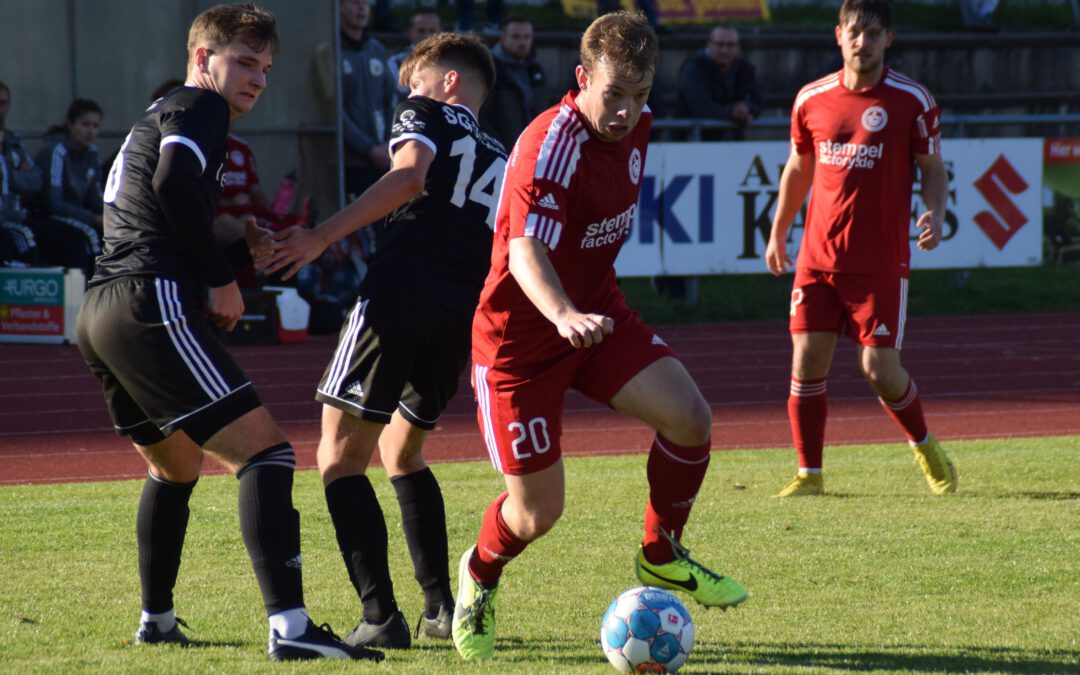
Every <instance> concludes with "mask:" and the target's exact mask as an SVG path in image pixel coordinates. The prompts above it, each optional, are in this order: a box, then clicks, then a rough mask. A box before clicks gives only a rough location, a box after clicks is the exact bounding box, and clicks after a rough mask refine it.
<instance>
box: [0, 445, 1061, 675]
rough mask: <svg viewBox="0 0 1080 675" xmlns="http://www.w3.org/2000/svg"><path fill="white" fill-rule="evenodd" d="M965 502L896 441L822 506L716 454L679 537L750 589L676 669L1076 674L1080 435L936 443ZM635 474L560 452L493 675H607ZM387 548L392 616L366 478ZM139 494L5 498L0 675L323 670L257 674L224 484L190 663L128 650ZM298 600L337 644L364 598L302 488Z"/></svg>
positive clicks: (839, 463) (186, 584)
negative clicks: (937, 493)
mask: <svg viewBox="0 0 1080 675" xmlns="http://www.w3.org/2000/svg"><path fill="white" fill-rule="evenodd" d="M948 448H949V451H950V452H951V454H952V455H953V457H954V459H956V461H957V464H958V466H959V469H960V474H961V482H960V486H961V492H960V493H958V494H956V495H953V496H950V497H947V498H934V497H931V496H930V495H929V494H928V493H927V491H926V489H925V486H924V485H923V482H922V478H921V476H920V475H919V474H918V471H917V470H916V469H915V468H914V467H913V466H912V465H911V461H910V453H909V451H908V450H907V448H906V447H905V446H904V445H902V444H899V443H898V444H895V445H888V446H850V447H833V448H829V449H828V452H827V472H828V473H827V474H826V476H827V479H826V489H827V490H828V491H829V493H830V494H829V496H827V497H824V498H811V499H800V500H778V499H773V498H771V495H772V494H774V493H775V492H776V491H777V490H779V488H780V487H781V486H782V485H783V484H784V482H785V481H786V480H787V479H788V478H790V476H791V474H792V473H793V465H794V457H793V454H792V453H791V451H787V450H784V451H739V452H719V453H716V454H715V455H714V457H713V461H712V466H711V468H710V471H709V474H708V477H707V479H706V484H705V486H704V487H703V489H702V492H701V497H700V498H699V500H698V502H697V505H696V507H695V510H694V517H693V520H692V522H691V526H690V528H689V529H688V531H687V533H686V536H685V537H684V540H685V542H686V543H687V544H688V545H689V546H691V547H692V549H693V553H694V555H695V557H697V558H699V559H701V560H702V561H705V562H707V563H710V564H713V565H715V566H716V568H717V569H718V570H721V571H723V572H726V573H730V574H732V575H733V576H735V577H736V578H738V579H740V580H741V581H743V582H744V583H745V584H746V585H747V586H748V587H749V589H750V599H749V601H747V603H745V604H744V605H743V606H741V607H740V608H738V609H736V610H733V611H730V612H727V613H722V612H720V611H718V610H713V611H706V610H704V609H702V608H700V607H698V606H697V605H695V604H693V603H692V602H688V603H687V604H688V606H689V608H690V611H691V613H692V615H693V617H694V620H695V622H696V625H697V643H696V646H695V648H694V651H693V653H692V654H691V656H690V660H689V662H688V663H687V666H686V667H685V668H684V669H683V670H682V671H681V672H688V673H706V672H709V673H715V672H736V673H739V672H770V673H774V672H811V671H812V672H823V671H824V672H828V671H836V672H840V671H850V670H859V671H901V672H903V671H907V672H920V673H921V672H946V671H948V672H956V671H997V672H1038V673H1044V672H1064V671H1072V672H1076V671H1077V669H1080V575H1078V574H1077V571H1076V569H1077V568H1076V560H1077V552H1078V551H1080V491H1078V490H1077V483H1076V479H1075V476H1076V473H1075V468H1076V467H1075V458H1076V456H1077V453H1078V452H1080V437H1077V436H1072V437H1060V438H1040V439H1010V440H995V441H970V442H956V443H951V444H949V445H948ZM435 470H436V473H437V474H438V476H439V478H440V481H441V483H442V486H443V492H444V495H445V497H446V503H447V511H448V514H449V523H450V532H449V534H450V542H451V556H452V560H451V568H452V569H453V568H456V562H457V556H458V555H459V554H460V552H461V551H462V550H464V549H465V547H466V546H468V545H469V544H471V543H472V541H473V540H474V539H473V538H474V537H475V533H476V528H477V526H478V524H479V519H480V514H481V513H482V511H483V509H484V507H485V506H486V504H487V503H488V501H489V500H490V499H491V498H492V497H494V496H495V495H496V494H498V492H499V491H501V489H502V481H501V478H500V477H499V476H498V475H497V474H495V473H494V472H493V471H492V470H491V469H490V467H489V466H488V465H487V464H486V463H478V462H470V463H457V464H440V465H437V466H436V467H435ZM644 473H645V472H644V456H642V455H638V456H627V457H603V458H572V459H570V460H568V462H567V474H568V498H567V507H566V513H565V516H564V518H563V520H562V521H561V522H560V523H559V525H558V526H557V527H556V529H555V531H554V532H553V533H552V534H551V535H549V536H548V537H545V538H544V539H542V540H540V541H539V542H537V543H536V544H534V545H533V546H532V547H530V549H529V550H528V551H527V552H526V553H525V554H524V555H523V556H522V557H521V558H520V559H519V560H517V561H515V562H514V563H513V564H512V565H511V566H510V567H509V569H508V571H507V574H506V576H505V578H504V585H503V589H502V591H501V593H500V596H499V614H498V616H499V639H498V643H497V645H498V646H497V651H496V660H495V661H493V662H492V663H491V664H490V665H488V666H485V668H484V669H485V670H486V671H487V672H500V673H501V672H518V673H532V672H595V673H608V672H613V671H612V670H611V669H610V666H608V665H607V663H606V661H605V660H604V658H603V655H602V654H601V652H600V649H599V647H598V631H599V623H600V617H601V615H602V613H603V611H604V610H605V608H606V607H607V604H608V603H609V602H610V600H611V599H613V598H614V597H616V595H617V594H618V593H619V592H620V591H622V590H623V589H625V588H628V587H631V586H634V585H637V584H636V581H635V580H634V577H633V572H632V564H631V561H632V559H633V555H634V552H635V546H636V542H637V541H639V537H640V534H639V532H640V529H639V528H640V527H641V516H642V509H643V505H644V495H645V490H646V484H645V475H644ZM373 474H374V475H373V479H374V480H373V482H374V484H375V486H376V489H377V490H378V492H379V497H380V499H381V500H382V503H383V505H384V508H385V510H386V513H387V515H388V519H387V520H388V525H389V528H390V531H391V544H390V550H391V556H392V558H391V569H392V570H393V572H394V574H395V580H396V582H397V594H398V599H399V602H400V603H401V606H402V608H403V609H404V611H405V613H406V616H407V617H408V619H409V620H410V622H411V621H415V619H416V617H417V613H418V612H419V611H420V605H421V597H420V593H419V590H418V589H417V587H416V584H415V582H414V581H413V580H412V578H411V576H412V574H411V569H412V568H411V566H410V563H409V560H408V555H407V553H406V549H405V545H404V542H403V540H402V538H401V534H400V521H399V517H398V511H397V505H396V500H395V499H394V496H393V492H392V489H391V488H390V486H389V483H388V481H387V480H386V479H385V475H383V474H382V472H381V471H380V470H376V471H373ZM140 488H141V484H140V482H137V481H125V482H111V483H84V484H67V485H48V486H20V487H4V488H0V528H2V530H0V532H2V539H0V564H2V567H3V575H2V576H0V671H3V672H15V671H18V672H47V671H65V672H71V671H83V672H89V671H94V672H182V671H187V672H206V671H218V672H253V671H271V670H272V671H273V672H292V671H293V670H296V671H312V670H314V669H315V668H317V669H318V670H319V671H320V672H337V671H343V670H345V669H354V668H355V666H348V665H343V664H331V663H320V664H318V665H317V666H313V665H305V664H296V665H272V664H270V663H268V662H266V661H265V656H264V650H265V646H266V645H265V635H266V628H265V625H266V624H265V618H264V616H263V615H262V611H261V608H260V607H261V606H260V601H259V594H258V590H257V588H256V584H255V581H254V578H253V576H252V574H251V572H250V569H249V567H248V563H247V560H246V558H245V556H244V554H243V546H242V544H241V541H240V536H239V532H238V530H237V523H236V509H235V499H236V485H235V480H234V479H232V478H229V477H224V476H212V477H206V478H204V479H203V480H202V481H201V482H200V484H199V486H198V488H197V489H196V491H195V495H194V497H193V498H192V515H191V524H190V527H189V531H188V541H187V546H186V552H185V558H184V564H183V565H182V567H181V570H180V583H179V586H178V588H177V606H178V612H179V614H180V616H182V617H184V618H186V619H187V620H188V621H189V622H190V623H191V625H192V626H193V628H194V630H193V631H192V632H190V633H189V634H190V635H191V636H192V637H193V638H195V639H196V640H198V641H199V643H200V644H199V646H197V647H194V648H191V649H187V650H181V649H179V648H176V647H137V646H133V645H132V644H131V636H132V634H133V633H134V631H135V628H136V622H137V618H138V609H139V606H138V605H139V589H138V580H137V577H138V574H137V567H136V553H135V541H134V511H135V504H136V502H137V499H138V495H139V490H140ZM295 498H296V503H297V506H298V508H299V509H300V511H301V514H302V517H303V537H304V539H303V550H304V563H305V564H304V567H305V576H306V580H307V601H308V605H309V607H310V608H311V610H312V613H313V615H314V617H315V619H316V620H317V621H320V622H322V621H327V622H330V623H331V624H332V625H333V626H334V628H335V629H336V630H337V631H338V633H339V634H344V633H345V632H347V631H348V630H350V629H351V628H352V626H353V623H354V622H355V621H356V620H357V618H358V616H359V603H358V601H357V599H356V596H355V594H354V592H353V589H352V588H351V587H350V586H349V583H348V581H347V579H346V576H345V570H344V568H343V566H342V563H341V560H340V557H339V554H338V552H337V551H336V547H335V545H334V536H333V533H332V529H331V525H330V521H329V517H328V515H327V513H326V508H325V505H324V503H323V497H322V489H321V485H320V483H319V479H318V476H317V474H316V473H315V472H312V471H306V472H302V473H299V474H298V475H297V485H296V490H295ZM363 669H364V670H365V671H372V670H379V671H384V672H395V673H398V672H401V673H409V672H462V673H466V672H475V667H474V666H470V665H468V664H465V663H464V662H462V661H460V660H459V659H458V657H457V655H456V653H455V652H454V650H453V647H452V646H451V645H450V643H449V642H434V641H429V640H421V641H419V642H418V643H417V646H416V648H414V649H413V650H410V651H391V652H389V653H388V658H387V660H386V661H385V662H384V664H383V665H381V666H372V665H367V664H365V665H364V666H363Z"/></svg>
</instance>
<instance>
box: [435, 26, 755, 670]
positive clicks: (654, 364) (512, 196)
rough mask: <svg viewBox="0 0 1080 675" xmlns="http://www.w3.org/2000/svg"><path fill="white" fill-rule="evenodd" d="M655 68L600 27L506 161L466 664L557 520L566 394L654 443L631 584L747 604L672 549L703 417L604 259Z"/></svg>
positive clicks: (485, 346) (700, 474)
mask: <svg viewBox="0 0 1080 675" xmlns="http://www.w3.org/2000/svg"><path fill="white" fill-rule="evenodd" d="M657 58H658V46H657V40H656V35H655V34H654V33H653V31H652V29H651V28H650V27H649V25H648V23H647V22H646V21H645V20H644V19H643V18H642V17H641V16H640V15H636V14H629V13H626V12H619V13H615V14H607V15H605V16H602V17H600V18H599V19H597V20H596V21H594V22H593V23H592V25H590V26H589V28H588V30H586V31H585V35H584V37H583V38H582V45H581V65H580V66H578V67H577V69H576V71H575V74H576V78H577V84H578V87H579V89H580V91H575V92H570V93H568V94H567V95H566V96H565V97H564V98H563V100H562V101H561V102H560V103H559V104H558V105H556V106H554V107H552V108H550V109H549V110H547V111H546V112H544V113H541V114H540V115H539V116H538V117H537V118H536V119H535V120H533V122H532V123H530V124H529V126H528V127H527V128H526V129H525V131H524V132H523V133H522V135H521V136H520V137H519V138H518V141H517V144H516V145H515V147H514V150H513V151H512V153H511V157H510V163H509V164H508V166H507V170H506V176H505V179H504V181H503V187H502V196H501V200H500V203H499V210H498V215H497V217H496V223H495V224H496V229H495V240H494V243H493V248H492V256H491V271H490V273H489V274H488V277H487V280H486V281H485V284H484V289H483V291H482V292H481V295H480V303H479V306H478V308H477V311H476V315H475V318H474V320H473V347H472V350H473V351H472V356H473V363H474V371H473V378H472V379H473V386H474V388H475V390H476V397H477V402H478V412H477V417H478V421H479V423H480V427H481V431H482V432H483V435H484V440H485V443H486V445H487V448H488V453H489V454H490V457H491V461H492V463H493V464H494V466H495V468H496V469H498V470H499V471H500V472H501V473H503V474H504V477H505V481H506V492H504V493H503V494H501V495H500V496H499V497H497V498H496V499H495V500H494V501H493V502H491V505H490V506H489V507H488V508H487V510H486V512H485V514H484V517H483V522H482V524H481V527H480V533H479V537H478V539H477V543H476V545H475V546H474V547H472V548H470V549H469V550H468V551H466V552H465V554H464V555H463V556H462V558H461V564H460V567H459V586H458V595H457V606H456V607H455V612H454V622H453V628H452V633H453V637H454V644H455V646H456V647H457V649H458V652H459V653H460V654H461V655H462V656H463V657H465V658H466V659H483V658H488V657H490V656H491V655H492V654H493V652H494V646H495V612H494V602H495V596H496V592H497V590H498V583H499V578H500V576H501V574H502V570H503V567H504V566H505V565H506V564H507V563H509V562H510V561H511V560H512V559H514V558H515V557H516V556H518V555H519V554H521V552H522V551H524V550H525V548H526V546H528V545H529V543H531V542H532V541H535V540H536V539H537V538H539V537H541V536H543V535H544V534H546V533H547V532H548V531H549V530H550V529H551V528H552V527H553V526H554V525H555V522H556V521H557V520H558V519H559V516H560V515H561V514H562V511H563V504H564V499H565V484H564V469H563V462H562V458H561V453H560V448H559V436H560V432H561V429H562V400H563V395H564V393H565V392H566V390H567V389H569V388H573V389H576V390H578V391H580V392H582V393H583V394H585V395H587V396H589V397H590V398H593V399H595V400H597V401H600V402H603V403H605V404H608V405H610V406H611V407H613V408H614V409H616V410H618V411H620V412H623V413H625V414H627V415H630V416H632V417H636V418H637V419H640V420H642V421H643V422H645V423H646V424H648V425H649V426H651V427H652V428H653V429H655V430H656V432H657V435H656V438H655V440H654V442H653V444H652V448H651V450H650V452H649V459H648V467H647V475H648V481H649V499H648V505H647V507H646V511H645V533H644V540H643V543H642V548H641V549H640V550H639V552H638V555H637V558H636V563H635V569H636V572H637V575H638V578H639V579H641V580H642V582H643V583H646V584H650V585H655V586H664V587H666V588H672V589H676V590H680V591H685V592H688V593H689V594H690V595H691V596H692V597H694V599H696V600H697V601H698V602H700V603H702V604H704V605H707V606H714V607H729V606H733V605H736V604H738V603H740V602H742V601H743V600H744V599H745V598H746V595H747V593H746V589H745V588H743V586H742V585H741V584H739V582H738V581H735V580H734V579H731V578H730V577H725V576H721V575H719V574H715V573H713V572H711V571H710V570H708V569H706V568H705V567H703V566H701V565H700V564H698V563H696V562H694V561H693V560H692V559H690V558H689V556H688V555H687V552H686V549H685V548H683V547H682V545H681V544H680V543H679V537H680V535H681V533H682V529H683V526H684V525H685V524H686V521H687V519H688V517H689V515H690V508H691V506H692V505H693V502H694V499H695V498H696V496H697V493H698V489H699V488H700V486H701V483H702V481H703V479H704V476H705V470H706V467H707V466H708V463H709V447H710V434H711V430H712V418H711V412H710V410H709V406H708V404H707V403H706V402H705V399H704V398H703V397H702V395H701V393H700V392H699V391H698V388H697V385H695V384H694V382H693V380H691V379H690V376H689V374H688V373H687V372H686V369H685V368H684V367H683V365H682V364H681V363H680V362H679V360H678V359H677V358H676V357H675V355H674V353H673V352H672V351H671V349H670V348H668V346H667V345H666V344H665V343H664V341H663V340H661V339H660V337H659V336H657V335H656V334H655V333H653V331H652V330H651V329H650V328H649V327H648V326H646V325H645V324H644V323H642V322H641V320H640V319H639V318H638V316H637V313H636V312H634V311H632V310H630V309H629V308H628V307H627V305H626V300H625V297H624V296H623V294H622V293H621V292H620V291H619V289H618V286H617V285H616V283H615V270H614V262H615V257H616V255H617V254H618V252H619V249H620V247H621V246H622V244H623V242H624V241H625V240H626V237H627V236H628V235H629V233H630V226H631V223H632V222H633V219H634V214H635V211H636V209H637V201H638V193H639V190H640V182H641V178H642V174H643V168H644V165H645V153H646V149H647V145H648V137H649V128H650V126H651V121H652V115H651V113H650V112H649V110H648V109H647V108H646V105H645V102H646V100H647V99H648V96H649V91H650V89H651V87H652V82H653V75H654V73H655V69H656V61H657Z"/></svg>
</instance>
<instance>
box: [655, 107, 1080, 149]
mask: <svg viewBox="0 0 1080 675" xmlns="http://www.w3.org/2000/svg"><path fill="white" fill-rule="evenodd" d="M941 123H942V125H943V126H945V127H947V128H949V129H952V130H953V133H951V134H948V135H949V136H953V137H960V138H962V137H965V136H967V134H968V131H969V129H970V128H971V127H987V126H989V127H1008V126H1035V127H1058V129H1056V130H1053V129H1052V130H1051V131H1052V135H1056V136H1069V135H1075V134H1078V133H1080V113H1064V112H1063V113H1030V114H970V115H945V116H944V117H942V120H941ZM790 127H791V118H790V117H786V116H775V117H760V118H758V119H756V120H754V122H753V124H752V125H751V126H749V127H747V130H755V129H762V130H769V131H773V130H784V131H785V133H784V134H777V138H778V139H784V138H787V133H786V130H787V129H789V128H790ZM737 128H738V126H737V125H736V124H735V123H734V122H731V121H728V120H712V119H672V118H658V119H654V120H653V129H655V130H657V131H661V132H684V133H685V134H686V138H685V140H687V141H691V142H694V141H700V140H701V138H702V132H703V131H725V130H733V129H737ZM1070 128H1071V129H1070Z"/></svg>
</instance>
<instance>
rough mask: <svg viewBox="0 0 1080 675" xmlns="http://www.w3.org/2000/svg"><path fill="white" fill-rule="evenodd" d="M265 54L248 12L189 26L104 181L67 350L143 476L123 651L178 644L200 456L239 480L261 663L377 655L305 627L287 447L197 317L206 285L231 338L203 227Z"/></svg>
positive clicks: (253, 11)
mask: <svg viewBox="0 0 1080 675" xmlns="http://www.w3.org/2000/svg"><path fill="white" fill-rule="evenodd" d="M276 47H277V29H276V24H275V20H274V17H273V15H271V14H269V13H268V12H265V11H263V10H262V9H259V8H257V7H255V6H254V5H253V4H250V3H249V4H241V5H219V6H217V7H214V8H211V9H209V10H207V11H205V12H203V13H202V14H200V15H199V16H198V17H197V18H196V19H195V21H194V22H193V23H192V25H191V30H190V32H189V35H188V72H187V81H186V83H185V86H183V87H181V88H179V89H176V90H174V91H172V92H170V93H169V94H167V95H165V96H164V97H163V98H160V99H158V100H157V101H155V102H154V103H153V105H151V106H150V108H149V109H148V110H147V111H146V112H145V113H144V114H143V116H142V118H141V119H139V121H138V122H136V123H135V126H134V127H133V128H132V130H131V133H129V134H128V136H127V139H126V140H125V141H124V144H123V146H122V148H121V150H120V153H119V154H118V155H117V157H116V160H115V162H114V163H113V165H112V169H111V171H110V173H109V178H108V182H107V185H106V189H105V195H104V201H105V218H104V221H105V244H104V253H103V254H102V255H101V257H100V258H99V259H98V261H97V266H96V270H95V272H94V276H93V278H92V280H91V281H90V289H89V290H88V292H87V295H86V301H85V303H84V305H83V309H82V311H81V312H80V314H79V318H78V327H77V332H78V343H79V349H80V351H81V352H82V354H83V357H84V358H85V359H86V362H87V364H88V365H89V366H90V369H91V371H92V372H93V373H94V374H95V375H96V376H97V377H98V378H99V379H100V380H101V382H102V387H103V390H104V393H105V401H106V404H107V405H108V408H109V412H110V414H111V415H112V418H113V423H114V425H115V427H116V430H117V432H118V433H120V434H124V435H129V436H131V439H132V441H133V442H134V443H135V447H136V449H137V450H138V451H139V452H140V453H142V455H143V456H144V457H145V458H146V461H147V463H148V464H149V475H148V477H147V480H146V483H145V486H144V488H143V492H142V498H141V500H140V501H139V509H138V516H137V521H136V538H137V541H138V549H139V573H140V578H141V582H142V603H143V613H142V618H141V621H140V627H139V630H138V632H137V633H136V634H135V641H136V642H137V643H151V644H152V643H180V644H186V643H188V642H189V640H188V638H187V637H186V636H185V635H184V634H183V632H181V630H180V628H179V627H178V626H177V623H178V622H179V620H178V619H177V618H176V615H175V613H174V610H173V597H172V593H173V587H174V586H175V584H176V576H177V572H178V569H179V566H180V554H181V550H182V548H183V544H184V534H185V532H186V529H187V521H188V500H189V498H190V496H191V492H192V489H193V488H194V487H195V483H196V481H197V480H198V478H199V474H200V470H201V467H202V462H203V455H204V453H209V454H211V455H213V456H214V457H215V458H216V459H217V460H218V461H220V462H221V463H222V464H223V465H225V466H226V467H228V468H229V469H230V470H231V471H233V472H234V473H235V474H236V477H237V478H238V479H239V484H240V488H239V509H240V530H241V534H242V535H243V539H244V544H245V546H246V547H247V550H248V555H249V556H250V558H251V562H252V565H253V567H254V569H255V576H256V578H257V579H258V582H259V588H260V590H261V591H262V596H263V602H264V603H265V605H266V611H267V615H268V617H269V623H270V642H269V650H268V655H269V657H270V658H271V659H274V660H293V659H315V658H338V659H345V658H363V659H375V660H379V659H381V658H382V653H381V652H377V651H373V650H368V649H357V648H353V647H350V646H348V645H346V644H344V643H343V642H341V641H340V640H339V639H338V638H337V637H336V636H334V634H333V633H332V632H331V631H330V630H329V629H328V628H327V627H325V625H324V626H323V627H318V626H316V625H315V624H314V622H312V621H311V619H310V618H309V617H308V614H307V610H306V609H305V607H304V598H303V586H302V578H301V559H300V519H299V514H298V513H297V512H296V510H295V509H293V506H292V484H293V470H294V468H295V465H296V460H295V456H294V454H293V449H292V446H291V445H290V444H289V442H288V440H286V438H285V436H284V434H283V433H282V432H281V430H280V429H279V428H278V426H277V424H275V423H274V420H273V419H271V417H270V414H269V413H268V412H267V411H266V409H265V408H264V407H263V406H262V404H261V402H260V400H259V397H258V395H257V394H256V393H255V391H254V389H253V388H252V386H251V382H250V381H249V380H248V379H247V378H246V377H245V376H244V373H243V372H242V371H241V370H240V368H239V367H238V366H237V365H236V363H235V362H234V361H233V359H232V357H231V356H230V355H229V353H228V352H227V351H226V350H225V348H224V347H223V346H222V344H221V342H220V341H218V339H217V338H216V337H215V335H214V333H213V330H212V329H211V327H210V326H209V325H208V324H207V322H206V321H205V320H204V319H203V318H202V311H203V308H204V302H203V298H204V296H205V295H206V292H207V291H206V289H207V288H209V295H208V298H209V299H208V301H207V302H206V305H205V308H206V310H207V311H208V313H209V316H210V320H211V321H212V322H213V323H214V324H216V325H217V326H220V327H224V328H226V329H229V330H231V329H232V328H233V327H234V326H235V325H236V323H237V321H238V320H239V319H240V315H241V313H242V312H243V308H244V305H243V301H242V300H241V297H240V291H239V290H238V288H237V286H236V282H235V281H234V279H233V275H232V268H231V265H230V264H229V261H228V259H227V258H226V255H225V253H224V252H223V251H222V249H221V247H220V246H219V245H218V244H217V243H216V242H215V240H214V236H213V234H212V232H211V222H212V220H213V213H214V209H215V206H216V204H217V199H218V196H219V194H220V190H221V181H222V177H223V173H224V162H225V149H226V134H227V133H228V130H229V120H230V118H231V117H236V116H238V115H242V114H244V113H246V112H248V111H249V110H251V108H252V106H254V105H255V102H256V101H257V100H258V98H259V96H260V94H261V93H262V91H263V90H264V89H265V88H266V75H267V73H268V72H269V71H270V65H271V61H272V55H273V52H274V51H275V49H276ZM248 235H249V236H248V237H247V240H248V241H247V244H248V245H251V244H253V243H255V242H257V241H258V240H259V236H260V235H259V232H258V230H257V228H255V227H254V224H253V223H252V224H251V226H250V227H249V230H248ZM238 243H239V246H238V247H237V248H238V249H239V250H240V251H241V253H243V252H246V250H247V247H246V246H244V243H245V242H244V241H243V240H241V241H240V242H238Z"/></svg>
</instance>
